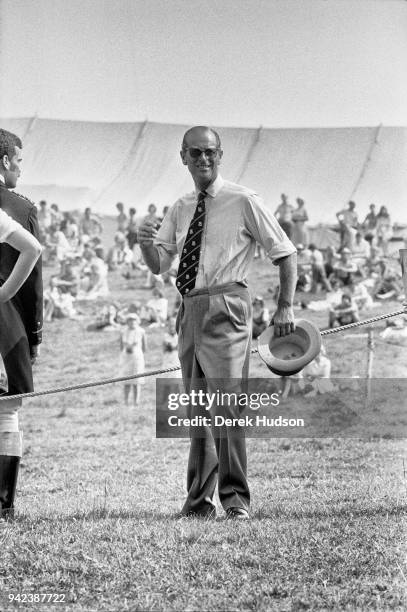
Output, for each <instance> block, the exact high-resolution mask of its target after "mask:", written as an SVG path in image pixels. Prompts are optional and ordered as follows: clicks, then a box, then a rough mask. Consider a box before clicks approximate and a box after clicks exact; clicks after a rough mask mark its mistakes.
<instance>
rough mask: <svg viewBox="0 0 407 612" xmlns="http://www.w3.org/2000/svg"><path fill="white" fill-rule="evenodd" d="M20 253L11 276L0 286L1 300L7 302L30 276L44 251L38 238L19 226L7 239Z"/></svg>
mask: <svg viewBox="0 0 407 612" xmlns="http://www.w3.org/2000/svg"><path fill="white" fill-rule="evenodd" d="M6 242H7V244H9V245H10V246H12V247H13V248H14V249H16V250H17V251H20V255H19V256H18V259H17V261H16V263H15V265H14V268H13V269H12V271H11V274H10V276H9V277H8V278H7V279H6V280H5V282H4V283H3V285H2V286H1V287H0V302H7V301H8V300H10V299H11V298H12V297H13V296H14V295H15V294H16V293H17V291H18V290H19V289H20V288H21V287H22V285H23V284H24V283H25V281H26V280H27V278H28V277H29V275H30V273H31V271H32V269H33V268H34V265H35V262H36V261H37V259H38V258H39V256H40V255H41V252H42V247H41V245H40V243H39V242H38V240H37V239H36V238H35V237H34V236H33V235H32V234H31V233H30V232H28V231H27V230H26V229H24V228H23V227H19V228H18V229H16V230H14V231H13V232H12V233H11V234H10V236H8V238H7V240H6Z"/></svg>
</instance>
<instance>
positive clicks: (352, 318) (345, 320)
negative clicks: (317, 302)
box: [329, 293, 359, 328]
mask: <svg viewBox="0 0 407 612" xmlns="http://www.w3.org/2000/svg"><path fill="white" fill-rule="evenodd" d="M357 321H359V312H358V307H357V306H356V304H355V303H354V302H353V301H352V297H351V296H350V295H349V294H348V293H344V294H343V295H342V300H341V303H340V304H338V305H337V306H334V307H333V308H332V309H331V310H330V312H329V327H330V328H332V327H338V326H341V325H349V323H356V322H357Z"/></svg>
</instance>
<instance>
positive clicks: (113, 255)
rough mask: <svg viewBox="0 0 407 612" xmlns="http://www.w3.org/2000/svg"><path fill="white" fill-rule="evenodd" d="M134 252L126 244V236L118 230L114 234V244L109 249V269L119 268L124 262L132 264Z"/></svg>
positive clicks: (107, 260)
mask: <svg viewBox="0 0 407 612" xmlns="http://www.w3.org/2000/svg"><path fill="white" fill-rule="evenodd" d="M132 260H133V253H132V251H131V250H130V249H129V247H128V246H127V244H126V237H125V235H124V234H123V233H122V232H116V234H115V236H114V245H113V246H112V247H111V248H110V249H109V251H108V254H107V259H106V262H107V265H108V268H109V271H110V272H111V271H113V270H117V268H118V267H119V266H122V265H123V264H127V265H131V263H132Z"/></svg>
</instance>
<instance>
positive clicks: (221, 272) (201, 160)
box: [139, 126, 296, 520]
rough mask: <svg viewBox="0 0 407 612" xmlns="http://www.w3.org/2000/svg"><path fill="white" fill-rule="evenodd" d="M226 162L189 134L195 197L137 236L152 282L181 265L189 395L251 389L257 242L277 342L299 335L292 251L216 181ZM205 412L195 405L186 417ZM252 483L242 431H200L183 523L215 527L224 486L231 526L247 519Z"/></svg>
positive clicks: (254, 205) (249, 203)
mask: <svg viewBox="0 0 407 612" xmlns="http://www.w3.org/2000/svg"><path fill="white" fill-rule="evenodd" d="M222 155H223V151H222V148H221V142H220V138H219V135H218V134H217V132H215V130H213V129H211V128H209V127H205V126H196V127H193V128H191V129H190V130H188V131H187V132H186V133H185V135H184V139H183V142H182V148H181V160H182V163H183V164H184V165H185V166H187V168H188V170H189V172H190V174H191V176H192V178H193V180H194V183H195V191H194V192H192V193H190V194H188V195H186V196H184V197H182V198H180V199H179V200H178V201H177V202H175V204H174V205H173V206H172V207H171V208H170V210H169V211H168V213H167V214H166V216H165V218H164V220H163V223H162V225H161V228H160V229H159V230H158V231H157V230H156V229H155V227H154V225H153V224H152V223H144V224H143V225H142V226H141V227H140V229H139V241H140V246H141V248H142V251H143V255H144V259H145V261H146V263H147V265H148V266H149V268H150V270H151V271H152V272H153V273H154V274H159V273H162V272H165V271H166V270H168V269H169V267H170V265H171V262H172V261H173V259H174V257H175V256H176V255H177V254H178V255H179V257H180V264H179V269H178V276H177V282H176V286H177V289H178V291H179V292H180V294H181V296H182V303H181V307H180V311H179V315H178V327H179V357H180V362H181V367H182V375H183V380H184V385H185V387H186V389H185V390H186V392H187V393H190V392H191V391H193V390H195V391H199V390H200V389H203V390H205V391H208V392H216V391H220V392H221V393H222V392H228V393H232V392H233V393H240V392H242V390H243V389H244V381H245V380H246V379H247V376H248V370H249V356H250V340H251V328H252V307H251V298H250V295H249V292H248V290H247V282H246V276H247V273H248V267H249V264H250V263H251V261H252V259H253V257H254V253H255V248H256V242H258V243H259V244H260V245H261V246H262V247H263V248H264V250H265V252H266V253H267V255H268V257H270V259H271V260H272V262H273V263H275V264H277V265H278V266H279V269H280V295H279V299H278V306H277V310H276V313H275V315H274V324H275V330H276V334H277V335H281V336H284V335H286V334H289V333H291V332H292V331H293V330H294V316H293V310H292V301H293V296H294V291H295V284H296V255H295V253H296V251H295V247H294V246H293V244H292V243H291V242H290V240H289V239H288V238H287V236H286V234H285V233H284V232H283V230H282V229H281V227H280V226H279V224H278V223H277V221H276V220H275V218H274V217H273V215H272V214H270V213H269V212H268V211H267V210H266V208H265V207H264V205H263V202H262V200H261V199H260V197H259V196H258V195H257V194H256V193H255V192H254V191H252V190H250V189H247V188H245V187H242V186H241V185H236V184H234V183H231V182H229V181H225V180H223V178H222V177H221V176H220V174H219V165H220V163H221V160H222ZM198 412H199V408H197V407H195V406H193V405H191V406H190V407H189V414H188V416H190V417H193V416H194V415H195V414H197V413H198ZM215 414H223V415H226V416H228V417H229V416H233V415H234V416H236V415H237V412H236V407H233V406H232V407H230V406H229V407H226V406H215V407H214V408H212V409H211V415H212V417H214V415H215ZM212 423H213V419H212ZM246 473H247V462H246V442H245V438H244V435H243V432H242V431H241V430H239V428H238V427H237V428H236V427H234V428H226V427H225V428H223V429H221V430H220V431H215V429H214V427H212V430H211V428H210V427H205V426H202V427H201V428H200V429H199V433H198V435H197V434H196V430H195V435H194V436H193V437H191V447H190V455H189V463H188V473H187V490H188V495H187V499H186V501H185V504H184V507H183V508H182V511H181V516H203V517H214V516H215V505H214V502H213V496H214V491H215V486H216V484H218V492H219V498H220V501H221V503H222V506H223V508H224V509H225V511H226V517H227V518H233V519H240V520H242V519H243V520H244V519H247V518H249V513H248V512H249V503H250V493H249V487H248V483H247V475H246Z"/></svg>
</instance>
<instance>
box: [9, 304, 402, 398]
mask: <svg viewBox="0 0 407 612" xmlns="http://www.w3.org/2000/svg"><path fill="white" fill-rule="evenodd" d="M406 313H407V310H406V309H403V310H397V311H395V312H390V313H388V314H384V315H378V316H377V317H372V318H371V319H366V320H365V321H357V322H356V323H349V324H348V325H341V326H340V327H334V328H332V329H324V330H323V331H321V336H326V335H328V334H337V333H339V332H342V331H344V330H346V329H352V328H354V327H360V326H362V325H370V324H371V323H374V322H375V321H382V320H384V319H389V318H390V317H398V316H400V315H404V314H406ZM251 353H252V354H254V353H258V349H257V348H253V349H252V350H251ZM180 369H181V367H180V366H172V367H170V368H162V369H160V370H151V371H149V372H142V373H141V374H133V375H132V376H120V377H118V378H107V379H105V380H95V381H93V382H87V383H80V384H77V385H68V386H66V387H56V388H53V389H44V391H30V392H29V393H19V394H16V395H3V396H2V397H0V402H1V401H7V400H11V399H16V398H19V399H23V398H29V397H39V396H40V395H51V394H54V393H63V392H65V391H77V390H78V389H89V388H90V387H100V386H103V385H110V384H111V383H117V382H125V381H127V380H136V379H137V378H143V377H148V376H159V375H160V374H166V373H167V372H176V371H177V370H180Z"/></svg>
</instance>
